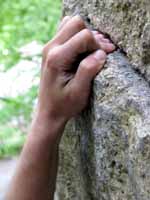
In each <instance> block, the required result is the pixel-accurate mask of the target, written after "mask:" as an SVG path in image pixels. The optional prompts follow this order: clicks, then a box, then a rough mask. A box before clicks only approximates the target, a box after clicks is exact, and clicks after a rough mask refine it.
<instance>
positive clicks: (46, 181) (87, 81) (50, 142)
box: [6, 16, 115, 200]
mask: <svg viewBox="0 0 150 200" xmlns="http://www.w3.org/2000/svg"><path fill="white" fill-rule="evenodd" d="M114 50H115V46H114V45H113V44H112V43H111V42H110V41H109V40H108V39H106V38H105V37H104V36H103V35H102V34H100V33H99V32H97V31H91V30H89V29H88V28H87V27H86V25H85V23H84V22H83V20H82V19H81V17H80V16H75V17H69V16H67V17H65V18H64V19H63V20H62V23H61V25H60V27H59V31H58V33H57V34H56V36H55V37H54V38H53V39H52V40H51V41H50V42H48V43H47V44H46V45H45V47H44V49H43V61H42V67H41V80H40V87H39V95H38V105H37V109H36V114H35V116H34V119H33V122H32V124H31V129H30V132H29V134H28V136H27V139H26V142H25V145H24V148H23V151H22V153H21V156H20V161H19V164H18V167H17V170H16V173H15V175H14V177H13V179H12V182H11V184H10V187H9V190H8V193H7V195H6V200H35V199H36V200H41V199H42V200H52V199H53V198H54V192H55V185H56V176H57V167H58V149H59V143H60V139H61V136H62V134H63V131H64V128H65V125H66V123H67V121H68V120H69V119H70V118H72V117H74V116H76V115H77V114H79V113H80V112H81V111H82V110H83V109H84V108H85V106H86V105H87V103H88V98H89V96H90V91H91V83H92V80H93V79H94V77H95V76H96V75H97V74H98V73H99V72H100V71H101V69H102V67H103V65H104V63H105V61H106V58H107V54H108V53H110V52H112V51H114ZM85 53H86V54H85ZM79 55H80V56H81V55H82V58H81V57H80V59H79ZM83 55H84V56H83Z"/></svg>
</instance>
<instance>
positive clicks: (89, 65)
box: [81, 59, 98, 73]
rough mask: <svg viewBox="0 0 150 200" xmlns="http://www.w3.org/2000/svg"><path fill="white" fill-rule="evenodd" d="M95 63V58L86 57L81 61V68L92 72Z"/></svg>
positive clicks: (96, 63)
mask: <svg viewBox="0 0 150 200" xmlns="http://www.w3.org/2000/svg"><path fill="white" fill-rule="evenodd" d="M97 65H98V62H97V61H96V60H95V59H90V61H89V60H88V59H85V60H83V61H82V62H81V68H82V70H84V71H88V72H89V73H90V72H92V71H93V69H94V68H95V66H97Z"/></svg>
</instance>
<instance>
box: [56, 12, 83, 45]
mask: <svg viewBox="0 0 150 200" xmlns="http://www.w3.org/2000/svg"><path fill="white" fill-rule="evenodd" d="M64 20H65V21H64V22H63V25H61V30H60V31H59V32H58V34H57V35H56V36H55V38H54V39H53V41H54V42H56V43H57V44H63V43H65V42H66V41H67V40H69V39H70V38H71V37H73V36H74V35H75V34H76V33H78V32H80V31H81V30H82V29H84V28H86V25H85V23H84V21H83V20H82V18H81V17H80V16H78V15H77V16H75V17H73V18H71V19H70V20H68V19H64Z"/></svg>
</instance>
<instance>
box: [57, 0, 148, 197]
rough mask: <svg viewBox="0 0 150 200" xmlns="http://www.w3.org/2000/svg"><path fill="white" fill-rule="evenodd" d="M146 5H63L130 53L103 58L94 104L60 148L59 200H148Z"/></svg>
mask: <svg viewBox="0 0 150 200" xmlns="http://www.w3.org/2000/svg"><path fill="white" fill-rule="evenodd" d="M148 1H149V0H142V1H139V0H136V1H134V0H132V1H131V0H126V1H125V0H122V1H120V0H108V1H104V0H101V1H100V0H99V1H98V0H91V1H90V0H83V1H78V0H76V1H75V0H65V2H64V7H65V12H66V13H80V14H82V16H84V18H85V19H87V18H88V20H87V21H88V23H90V24H91V26H92V27H93V28H98V29H100V30H101V31H102V32H105V33H107V34H109V35H110V37H111V38H112V39H113V40H114V41H115V42H116V43H117V44H118V46H119V47H121V48H122V49H123V50H124V51H125V52H126V53H127V55H124V54H122V53H121V52H120V51H119V50H118V51H116V52H114V53H113V54H110V55H109V56H108V61H107V63H106V65H105V68H104V69H103V71H102V72H101V73H100V74H99V75H98V76H97V77H96V79H95V81H94V86H93V95H92V97H91V105H90V106H89V108H87V110H86V111H84V112H83V113H82V114H81V116H79V117H78V118H77V119H75V120H74V121H72V122H70V124H68V127H67V128H66V131H65V134H64V136H63V139H62V143H61V146H60V169H59V175H58V186H57V196H58V199H60V200H149V199H150V86H149V83H148V80H150V75H149V73H148V71H149V67H150V60H149V59H150V55H149V52H150V49H148V45H149V44H150V31H148V30H149V28H150V25H149V18H148V15H149V12H150V10H149V9H148V7H149V4H150V3H149V2H148ZM89 19H90V20H89ZM148 27H149V28H148ZM144 41H145V43H144ZM145 49H147V50H146V51H145ZM135 64H136V65H135ZM135 66H136V68H138V69H139V70H135ZM142 68H143V69H142ZM143 72H144V74H143Z"/></svg>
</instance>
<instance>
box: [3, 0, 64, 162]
mask: <svg viewBox="0 0 150 200" xmlns="http://www.w3.org/2000/svg"><path fill="white" fill-rule="evenodd" d="M0 8H1V13H0V158H4V157H9V156H13V155H16V154H18V153H19V152H20V149H21V148H22V145H23V143H24V140H25V136H26V132H27V130H28V126H29V124H30V121H31V118H32V115H31V113H32V111H33V108H34V105H35V104H36V96H37V87H38V81H39V78H38V77H39V69H40V66H39V65H40V59H41V56H40V53H39V52H40V51H38V52H36V53H35V52H32V46H33V45H30V46H29V47H28V49H29V50H30V51H31V52H30V53H29V54H26V55H23V53H21V51H20V49H21V47H23V46H24V45H27V44H34V48H33V51H35V50H37V48H39V47H41V46H42V45H43V44H44V43H46V42H47V41H48V40H49V39H51V38H52V36H53V35H54V34H55V31H56V28H57V26H58V23H59V21H60V18H61V10H62V9H61V0H55V1H53V0H12V1H10V0H5V1H4V0H0ZM33 41H34V42H33ZM32 42H33V43H32ZM35 44H36V45H37V47H36V45H35ZM22 60H23V64H22V66H21V67H20V71H19V66H20V65H21V64H20V65H19V64H18V63H22V62H21V61H22ZM28 63H29V65H28ZM30 65H31V66H33V65H34V67H31V68H30ZM23 67H24V68H25V70H27V72H24V71H23V70H22V68H23ZM35 67H36V69H37V70H35ZM33 69H34V70H33ZM16 71H17V73H16ZM30 71H31V73H30ZM33 71H34V73H33ZM14 74H15V75H14ZM16 74H17V75H16ZM28 74H29V75H30V76H31V75H33V76H34V77H33V84H32V82H30V81H29V80H28V79H27V80H23V78H24V79H26V77H27V78H28ZM13 76H14V77H13ZM19 78H20V79H19ZM3 79H4V80H5V81H4V80H3ZM19 81H20V83H19ZM15 82H16V84H17V85H18V86H19V85H20V87H21V84H23V86H24V88H26V85H25V84H26V83H27V84H28V85H30V87H29V86H28V87H27V89H22V91H21V92H20V91H17V89H16V87H15V85H14V83H15ZM29 82H30V84H29ZM10 86H12V88H11V90H10V88H9V87H10ZM15 90H16V91H15ZM2 91H3V92H2Z"/></svg>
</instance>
